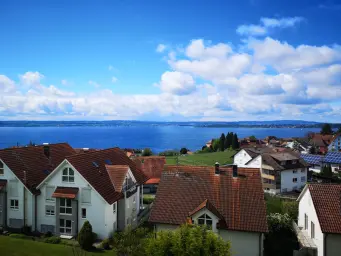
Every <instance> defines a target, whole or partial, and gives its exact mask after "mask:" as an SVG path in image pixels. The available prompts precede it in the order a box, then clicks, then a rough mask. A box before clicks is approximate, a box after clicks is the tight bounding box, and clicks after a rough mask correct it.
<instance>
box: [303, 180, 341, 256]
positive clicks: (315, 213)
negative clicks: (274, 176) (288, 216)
mask: <svg viewBox="0 0 341 256" xmlns="http://www.w3.org/2000/svg"><path fill="white" fill-rule="evenodd" d="M297 201H298V202H299V213H298V222H297V225H298V240H299V242H300V244H301V246H302V247H306V248H309V249H310V250H313V249H314V248H315V250H317V254H314V255H318V256H338V255H341V185H340V184H326V183H323V184H321V183H320V184H307V185H306V186H305V188H304V189H303V191H302V192H301V194H300V196H299V197H298V199H297Z"/></svg>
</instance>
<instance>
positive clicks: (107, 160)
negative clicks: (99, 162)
mask: <svg viewBox="0 0 341 256" xmlns="http://www.w3.org/2000/svg"><path fill="white" fill-rule="evenodd" d="M104 162H105V163H106V164H108V165H112V162H111V161H110V160H109V159H106V160H104Z"/></svg>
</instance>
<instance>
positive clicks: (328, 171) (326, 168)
mask: <svg viewBox="0 0 341 256" xmlns="http://www.w3.org/2000/svg"><path fill="white" fill-rule="evenodd" d="M321 175H322V176H324V177H328V178H331V177H333V171H332V167H331V166H330V165H325V166H323V168H322V170H321Z"/></svg>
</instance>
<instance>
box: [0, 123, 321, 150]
mask: <svg viewBox="0 0 341 256" xmlns="http://www.w3.org/2000/svg"><path fill="white" fill-rule="evenodd" d="M319 130H320V129H318V128H303V129H301V128H230V127H219V128H207V127H193V126H177V125H174V126H173V125H167V126H155V125H148V126H147V125H143V126H139V125H136V126H104V127H101V126H78V127H0V148H6V147H11V146H14V145H17V143H18V144H19V145H26V144H28V143H29V141H32V142H34V143H36V144H42V143H44V142H49V143H56V142H68V143H69V144H70V145H71V146H72V147H77V148H83V147H89V148H108V147H115V146H118V147H121V148H146V147H149V148H151V149H152V150H153V151H154V152H160V151H163V150H166V149H180V148H181V147H187V148H189V149H190V150H197V149H200V148H201V147H202V146H203V145H205V142H206V141H208V140H210V139H212V138H214V137H220V135H221V133H225V134H226V133H227V132H235V133H237V134H238V137H239V138H243V137H247V136H251V135H254V136H256V137H257V138H265V137H266V136H269V135H274V136H277V137H282V138H288V137H299V136H304V135H305V134H306V133H307V132H308V131H315V132H316V131H319Z"/></svg>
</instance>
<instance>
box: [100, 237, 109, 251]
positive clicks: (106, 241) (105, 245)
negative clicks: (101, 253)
mask: <svg viewBox="0 0 341 256" xmlns="http://www.w3.org/2000/svg"><path fill="white" fill-rule="evenodd" d="M101 248H103V249H104V250H110V249H111V248H110V241H109V239H104V240H103V241H102V242H101Z"/></svg>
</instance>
